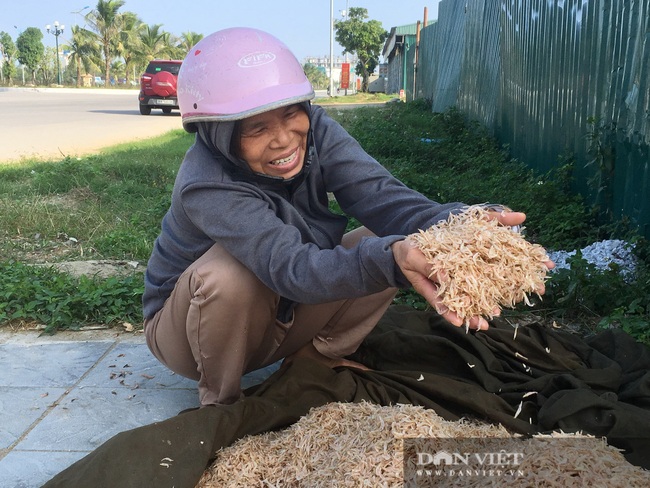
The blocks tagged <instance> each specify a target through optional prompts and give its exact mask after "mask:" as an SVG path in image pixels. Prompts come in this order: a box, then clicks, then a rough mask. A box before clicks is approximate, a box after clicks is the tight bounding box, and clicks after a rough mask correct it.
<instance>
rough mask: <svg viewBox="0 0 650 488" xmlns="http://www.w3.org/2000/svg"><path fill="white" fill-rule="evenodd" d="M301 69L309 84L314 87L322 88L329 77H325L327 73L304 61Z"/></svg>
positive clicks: (326, 83)
mask: <svg viewBox="0 0 650 488" xmlns="http://www.w3.org/2000/svg"><path fill="white" fill-rule="evenodd" d="M302 69H303V71H304V72H305V75H306V76H307V79H308V80H309V82H310V83H311V86H313V87H314V88H315V89H322V88H326V87H327V85H328V83H329V79H328V78H327V75H326V74H325V72H324V71H321V70H320V69H318V67H317V66H314V65H313V64H310V63H305V64H304V65H303V67H302Z"/></svg>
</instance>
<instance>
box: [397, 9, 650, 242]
mask: <svg viewBox="0 0 650 488" xmlns="http://www.w3.org/2000/svg"><path fill="white" fill-rule="evenodd" d="M649 16H650V0H466V1H459V0H442V2H441V3H440V5H439V11H438V20H437V22H435V23H433V24H431V25H429V26H428V27H426V28H424V29H422V32H421V36H420V44H419V51H418V68H417V76H416V80H415V83H414V82H413V76H414V73H413V70H406V80H407V82H406V86H407V93H406V94H407V99H408V100H412V99H413V98H426V99H428V100H430V101H431V102H432V106H433V110H434V111H444V110H446V109H447V108H449V107H451V106H456V107H458V108H459V109H460V110H461V111H463V112H464V113H466V114H467V115H468V116H469V117H470V118H472V119H476V120H479V121H480V122H481V123H483V124H484V125H485V126H486V127H488V129H489V130H491V132H492V133H493V134H494V135H495V136H496V137H497V138H498V139H499V140H500V141H501V142H502V143H503V144H508V145H509V146H510V150H511V153H512V156H513V157H515V158H518V159H520V160H521V161H524V162H526V163H527V164H529V165H530V166H531V167H533V168H535V169H537V170H539V171H541V172H546V171H548V170H550V169H552V168H554V167H556V166H557V165H558V164H559V160H560V156H561V155H566V154H572V155H573V156H574V157H575V171H574V174H575V177H576V189H577V190H578V191H580V192H581V193H583V194H584V195H585V196H586V198H587V200H588V201H589V202H590V203H594V204H598V205H599V206H600V208H601V209H603V212H606V213H611V214H612V215H613V216H614V217H616V218H621V217H624V216H625V217H627V218H629V219H631V221H632V222H634V223H636V224H637V225H638V226H639V230H640V231H641V233H643V234H644V235H645V236H647V237H650V160H649V151H648V144H649V143H650V79H649V77H650V22H649V20H650V19H649ZM405 54H406V56H407V66H412V63H413V56H414V47H411V49H410V50H409V51H407V53H405ZM413 88H415V91H413ZM414 94H415V95H414ZM588 163H590V164H588Z"/></svg>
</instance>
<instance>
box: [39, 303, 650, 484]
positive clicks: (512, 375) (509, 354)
mask: <svg viewBox="0 0 650 488" xmlns="http://www.w3.org/2000/svg"><path fill="white" fill-rule="evenodd" d="M354 359H356V360H359V361H362V362H363V363H364V364H367V365H368V366H370V367H371V368H373V369H374V371H359V370H355V369H348V368H338V369H336V370H332V369H329V368H327V367H324V366H322V365H321V364H319V363H316V362H313V361H308V360H299V361H295V362H294V363H293V364H291V365H290V366H288V367H283V368H281V369H280V370H279V371H278V372H276V373H275V374H274V375H273V376H272V377H270V378H269V379H268V380H267V381H265V382H264V383H263V384H262V385H259V386H258V387H255V388H252V389H250V390H248V391H247V397H246V398H245V399H243V400H241V401H239V402H238V403H236V404H234V405H228V406H220V407H208V408H201V409H197V410H191V411H188V412H184V413H181V414H179V415H177V416H176V417H173V418H171V419H168V420H166V421H164V422H159V423H155V424H152V425H147V426H144V427H140V428H137V429H134V430H130V431H126V432H123V433H120V434H118V435H116V436H115V437H113V438H111V439H109V440H108V441H107V442H106V443H104V444H103V445H101V446H100V447H99V448H97V449H96V450H95V451H93V452H92V453H90V454H89V455H87V456H86V457H84V458H82V459H81V460H79V461H78V462H76V463H75V464H73V465H72V466H70V467H69V468H67V469H66V470H64V471H62V472H61V473H59V474H58V475H57V476H55V477H54V478H53V479H52V480H50V481H49V482H48V483H46V484H45V485H44V488H54V487H66V488H72V487H89V488H90V487H92V488H102V487H106V488H108V487H111V488H114V487H120V488H127V487H134V488H136V487H137V488H142V487H156V488H161V487H170V488H171V487H175V488H194V486H195V485H196V483H197V482H198V480H199V478H200V477H201V474H202V473H203V471H204V470H205V468H206V467H207V466H208V465H209V464H210V462H211V461H212V460H213V458H214V453H215V452H216V451H217V450H218V449H220V448H222V447H225V446H228V445H230V444H232V443H233V442H235V441H236V440H237V439H239V438H241V437H243V436H245V435H252V434H258V433H261V432H266V431H270V430H277V429H281V428H284V427H286V426H288V425H290V424H292V423H293V422H296V421H297V420H298V419H299V418H300V417H301V416H303V415H305V414H306V413H308V411H309V409H311V408H312V407H316V406H320V405H323V404H325V403H327V402H359V401H362V400H365V401H370V402H374V403H378V404H381V405H391V404H395V403H411V404H415V405H422V406H424V407H426V408H432V409H434V410H435V411H436V412H437V413H438V414H439V415H441V416H442V417H444V418H445V419H447V420H456V419H459V418H461V417H470V416H471V417H475V418H479V419H483V420H487V421H490V422H493V423H501V424H503V425H504V426H506V427H507V428H509V429H511V430H512V431H515V432H519V433H523V434H532V433H535V432H547V431H551V430H557V429H562V430H563V431H565V432H575V431H582V432H584V433H590V434H593V435H597V436H604V437H606V438H607V440H608V442H609V443H610V444H611V445H614V446H616V447H618V448H620V449H623V450H624V454H625V456H626V458H627V459H628V461H630V462H631V463H633V464H636V465H638V466H642V467H644V468H646V469H650V350H649V349H648V348H646V347H645V346H643V345H640V344H638V343H636V342H635V341H634V339H633V338H631V337H630V336H628V335H627V334H625V333H624V332H622V331H620V330H608V331H605V332H602V333H600V334H598V335H596V336H594V337H592V338H589V339H582V338H581V337H579V336H577V335H574V334H569V333H566V332H559V331H557V330H555V329H552V328H549V327H546V326H543V325H540V324H531V325H527V326H526V327H520V328H519V329H518V331H517V335H516V337H514V329H513V328H512V327H511V326H510V325H507V324H505V323H503V322H501V321H495V322H493V323H492V327H491V328H490V329H489V330H487V331H481V332H478V333H474V332H470V333H469V334H467V333H465V330H464V329H462V328H460V329H459V328H455V327H453V326H451V325H449V324H448V323H446V322H444V321H442V319H440V317H438V316H437V315H435V314H433V313H429V312H416V311H413V310H411V309H405V308H399V307H392V308H390V309H389V310H388V312H387V313H386V314H385V316H384V317H383V318H382V320H381V322H380V323H379V324H378V326H377V327H376V329H375V330H374V331H373V333H372V334H371V335H370V336H369V337H368V338H367V339H366V341H365V342H364V343H363V345H362V347H361V348H360V349H359V351H358V352H357V353H356V354H355V357H354ZM529 392H535V393H534V394H530V395H527V396H525V397H524V395H526V394H527V393H529ZM518 411H519V413H517V412H518ZM515 415H516V417H515ZM163 464H164V465H163ZM165 465H167V466H165Z"/></svg>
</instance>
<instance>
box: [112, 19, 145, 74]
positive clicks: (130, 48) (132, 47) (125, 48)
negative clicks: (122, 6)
mask: <svg viewBox="0 0 650 488" xmlns="http://www.w3.org/2000/svg"><path fill="white" fill-rule="evenodd" d="M141 26H142V20H140V18H139V17H138V16H137V14H135V13H134V12H124V13H123V14H122V29H121V30H120V35H119V43H118V49H117V52H118V53H119V55H120V56H122V59H124V75H125V78H126V79H127V80H128V79H129V75H130V74H132V76H133V82H136V81H137V78H136V76H135V68H136V67H137V64H138V63H143V61H144V60H143V59H140V58H141V56H140V52H141V51H142V40H141V39H140V35H139V33H140V30H141ZM132 70H133V73H131V71H132Z"/></svg>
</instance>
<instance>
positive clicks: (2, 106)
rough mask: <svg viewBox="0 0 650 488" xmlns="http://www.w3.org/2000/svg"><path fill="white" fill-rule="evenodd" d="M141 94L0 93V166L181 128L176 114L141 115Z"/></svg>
mask: <svg viewBox="0 0 650 488" xmlns="http://www.w3.org/2000/svg"><path fill="white" fill-rule="evenodd" d="M137 97H138V92H137V90H112V89H102V88H98V89H78V90H77V89H70V88H36V89H24V88H13V89H12V88H9V89H3V88H0V164H2V163H6V162H11V161H17V160H20V159H23V158H30V157H38V158H43V159H60V158H62V157H63V156H71V157H73V156H79V155H83V154H87V153H92V152H95V151H97V150H99V149H101V148H104V147H107V146H111V145H114V144H118V143H122V142H129V141H133V140H139V139H147V138H150V137H153V136H156V135H160V134H164V133H166V132H168V131H170V130H173V129H181V128H182V126H181V118H180V114H179V112H178V111H176V110H175V111H174V112H172V113H171V114H169V115H166V114H163V113H162V111H160V110H154V111H153V112H152V113H151V115H149V116H143V115H140V112H139V110H138V99H137Z"/></svg>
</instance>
